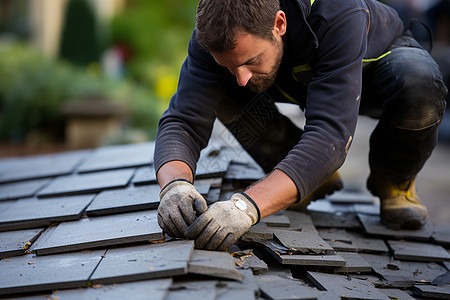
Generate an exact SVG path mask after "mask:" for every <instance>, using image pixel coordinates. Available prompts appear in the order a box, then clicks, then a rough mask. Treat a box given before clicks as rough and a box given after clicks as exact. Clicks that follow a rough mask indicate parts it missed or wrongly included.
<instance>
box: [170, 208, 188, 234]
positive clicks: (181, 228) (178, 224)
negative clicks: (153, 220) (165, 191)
mask: <svg viewBox="0 0 450 300" xmlns="http://www.w3.org/2000/svg"><path fill="white" fill-rule="evenodd" d="M169 218H170V220H171V221H172V224H173V225H174V227H173V228H172V230H173V231H175V232H174V233H177V234H179V236H180V237H184V232H185V231H186V229H187V228H188V225H187V223H186V221H185V220H184V217H183V215H182V212H181V211H180V209H179V208H178V209H175V210H174V213H172V214H170V215H169Z"/></svg>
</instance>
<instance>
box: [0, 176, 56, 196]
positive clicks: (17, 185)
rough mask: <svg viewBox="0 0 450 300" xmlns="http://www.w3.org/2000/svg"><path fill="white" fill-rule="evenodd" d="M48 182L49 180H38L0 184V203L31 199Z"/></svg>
mask: <svg viewBox="0 0 450 300" xmlns="http://www.w3.org/2000/svg"><path fill="white" fill-rule="evenodd" d="M49 182H50V180H49V179H39V180H28V181H20V182H13V183H4V184H0V201H1V200H12V199H19V198H26V197H32V196H33V195H34V194H36V192H37V191H39V190H40V189H42V188H43V187H44V186H46V185H47V184H48V183H49Z"/></svg>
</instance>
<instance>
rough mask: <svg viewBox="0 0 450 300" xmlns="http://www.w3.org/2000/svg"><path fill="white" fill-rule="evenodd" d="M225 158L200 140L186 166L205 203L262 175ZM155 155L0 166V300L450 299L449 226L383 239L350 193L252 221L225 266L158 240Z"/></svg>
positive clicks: (371, 211) (105, 153) (360, 198)
mask: <svg viewBox="0 0 450 300" xmlns="http://www.w3.org/2000/svg"><path fill="white" fill-rule="evenodd" d="M226 145H229V143H226V142H224V141H221V140H214V141H212V142H211V143H210V145H209V146H208V147H207V148H206V149H204V150H203V151H202V155H201V159H200V161H199V163H198V170H197V174H196V176H197V180H196V182H195V186H196V188H197V189H198V190H199V192H200V193H201V194H202V195H204V196H205V197H206V199H207V201H208V203H214V202H216V201H221V200H227V199H228V197H229V196H230V194H232V193H233V192H234V191H236V190H239V189H242V188H245V187H246V186H247V185H248V184H249V183H251V182H253V181H255V180H257V179H259V178H261V177H263V176H264V173H263V171H262V169H261V168H260V167H259V166H258V165H257V164H256V163H255V162H254V161H253V160H252V159H251V157H250V156H249V155H248V154H247V153H246V152H245V151H244V150H243V149H242V148H240V147H238V146H236V145H234V146H226ZM153 149H154V144H153V143H152V142H150V143H142V144H131V145H120V146H105V147H100V148H98V149H93V150H83V151H73V152H64V153H58V154H52V155H39V156H33V157H21V158H11V159H3V160H0V298H1V297H12V298H16V297H18V298H25V299H27V298H29V299H31V298H32V299H48V298H51V299H72V298H73V299H92V298H98V299H123V298H130V297H133V299H141V298H142V299H144V298H145V299H148V298H150V299H397V298H398V299H425V298H439V297H441V298H445V299H449V298H450V285H449V282H450V276H449V274H450V273H449V268H450V255H449V251H448V248H449V247H450V227H449V226H433V225H432V224H431V222H429V223H428V224H427V225H426V226H425V227H424V228H423V229H421V230H416V231H411V230H401V231H400V230H392V229H387V228H385V227H384V226H382V225H381V224H380V222H379V216H378V214H379V206H378V205H379V204H378V199H377V198H374V197H372V196H371V195H369V194H368V193H367V192H365V190H363V189H362V188H361V189H352V190H344V191H342V192H339V193H336V194H335V195H333V196H331V197H328V198H326V199H322V200H318V201H315V202H313V203H312V204H311V205H310V206H309V207H308V212H307V213H303V212H296V211H281V212H280V213H278V214H275V215H273V216H270V217H267V218H264V219H263V220H262V221H261V222H260V223H259V224H257V225H255V226H253V227H252V228H251V230H250V231H249V232H248V233H246V234H245V235H244V236H243V238H242V239H241V241H240V242H239V243H238V245H235V246H233V248H232V249H231V250H230V253H223V252H218V251H203V250H196V249H194V244H193V241H186V240H175V239H172V238H170V237H169V236H167V235H166V236H164V235H163V233H162V231H161V229H160V227H159V226H158V224H157V221H156V213H157V211H156V209H157V207H158V204H159V186H158V185H157V184H156V180H155V174H154V170H153V169H152V163H153Z"/></svg>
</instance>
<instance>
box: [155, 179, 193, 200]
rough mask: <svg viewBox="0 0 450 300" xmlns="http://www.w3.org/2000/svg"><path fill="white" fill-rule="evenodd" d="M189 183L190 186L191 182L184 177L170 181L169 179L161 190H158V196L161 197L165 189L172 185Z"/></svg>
mask: <svg viewBox="0 0 450 300" xmlns="http://www.w3.org/2000/svg"><path fill="white" fill-rule="evenodd" d="M186 184H189V185H190V186H192V185H193V184H192V182H190V181H189V180H187V179H184V178H178V179H174V180H172V181H170V182H169V183H167V184H166V185H165V186H164V187H163V188H162V189H161V192H159V196H160V198H161V197H163V196H164V195H165V194H166V193H167V191H169V190H170V189H171V188H172V187H174V186H180V185H186Z"/></svg>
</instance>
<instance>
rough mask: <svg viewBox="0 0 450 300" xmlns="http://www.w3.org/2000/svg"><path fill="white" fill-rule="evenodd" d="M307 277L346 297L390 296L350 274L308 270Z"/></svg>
mask: <svg viewBox="0 0 450 300" xmlns="http://www.w3.org/2000/svg"><path fill="white" fill-rule="evenodd" d="M307 277H308V278H309V279H310V280H311V281H312V282H313V283H314V284H315V285H316V286H317V287H318V288H319V289H321V290H326V291H332V292H333V293H335V294H338V295H340V296H341V297H343V298H344V299H377V300H380V299H385V300H390V298H389V297H388V296H386V295H385V294H383V293H381V292H380V291H379V290H378V289H377V288H375V287H374V286H373V285H372V284H371V283H370V282H368V281H365V280H360V279H356V278H352V277H348V276H342V275H332V274H325V273H319V272H310V271H308V272H307Z"/></svg>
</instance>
